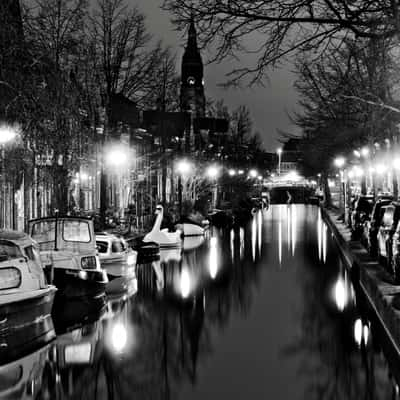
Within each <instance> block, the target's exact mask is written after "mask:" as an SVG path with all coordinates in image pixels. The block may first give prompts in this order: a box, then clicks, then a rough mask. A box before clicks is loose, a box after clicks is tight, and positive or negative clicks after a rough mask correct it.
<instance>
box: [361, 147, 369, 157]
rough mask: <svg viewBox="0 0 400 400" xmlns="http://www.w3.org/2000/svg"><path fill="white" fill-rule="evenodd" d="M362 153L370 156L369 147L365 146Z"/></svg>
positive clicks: (364, 155)
mask: <svg viewBox="0 0 400 400" xmlns="http://www.w3.org/2000/svg"><path fill="white" fill-rule="evenodd" d="M361 155H362V156H363V157H364V158H366V157H368V156H369V148H368V147H366V146H364V147H363V148H362V149H361Z"/></svg>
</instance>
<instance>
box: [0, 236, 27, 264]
mask: <svg viewBox="0 0 400 400" xmlns="http://www.w3.org/2000/svg"><path fill="white" fill-rule="evenodd" d="M21 257H23V255H22V252H21V250H20V248H19V247H18V246H17V245H15V244H14V243H12V242H9V241H8V240H0V261H5V260H10V259H13V258H21Z"/></svg>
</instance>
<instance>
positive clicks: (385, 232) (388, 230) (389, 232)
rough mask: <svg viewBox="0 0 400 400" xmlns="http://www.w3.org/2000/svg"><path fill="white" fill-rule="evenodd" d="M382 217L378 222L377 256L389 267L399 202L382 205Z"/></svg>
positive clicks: (399, 211)
mask: <svg viewBox="0 0 400 400" xmlns="http://www.w3.org/2000/svg"><path fill="white" fill-rule="evenodd" d="M382 209H383V210H384V211H383V217H382V222H381V224H380V227H379V230H378V235H377V242H378V258H379V259H380V260H382V261H383V262H384V263H385V266H387V267H390V266H391V263H392V249H393V236H394V233H395V231H396V228H397V224H398V222H399V219H400V203H397V202H396V203H391V204H389V205H388V206H384V207H382Z"/></svg>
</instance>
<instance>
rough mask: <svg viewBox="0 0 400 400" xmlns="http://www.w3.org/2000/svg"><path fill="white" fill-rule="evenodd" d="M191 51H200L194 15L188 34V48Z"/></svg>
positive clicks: (191, 18)
mask: <svg viewBox="0 0 400 400" xmlns="http://www.w3.org/2000/svg"><path fill="white" fill-rule="evenodd" d="M186 48H190V49H193V50H194V49H196V50H197V51H199V49H198V48H197V33H196V27H195V25H194V16H193V14H192V15H191V17H190V25H189V34H188V41H187V47H186Z"/></svg>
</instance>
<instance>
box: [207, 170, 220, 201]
mask: <svg viewBox="0 0 400 400" xmlns="http://www.w3.org/2000/svg"><path fill="white" fill-rule="evenodd" d="M206 174H207V176H208V177H209V178H210V179H211V180H212V182H213V184H214V186H213V195H212V197H213V198H212V201H211V202H212V206H213V208H215V207H216V205H217V200H218V185H217V178H218V176H219V168H218V167H217V166H216V165H211V166H209V167H208V168H207V170H206Z"/></svg>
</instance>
